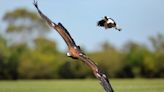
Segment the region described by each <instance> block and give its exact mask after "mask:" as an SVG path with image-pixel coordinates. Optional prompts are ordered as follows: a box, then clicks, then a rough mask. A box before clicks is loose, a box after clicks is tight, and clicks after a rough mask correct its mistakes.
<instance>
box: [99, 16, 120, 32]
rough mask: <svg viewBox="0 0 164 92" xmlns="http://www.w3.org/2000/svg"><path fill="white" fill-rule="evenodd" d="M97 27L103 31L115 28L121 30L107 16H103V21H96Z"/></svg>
mask: <svg viewBox="0 0 164 92" xmlns="http://www.w3.org/2000/svg"><path fill="white" fill-rule="evenodd" d="M97 26H100V27H104V28H105V29H108V28H115V29H116V30H118V31H121V28H118V26H117V24H116V22H115V21H114V20H113V19H112V18H109V17H107V16H104V17H103V19H101V20H100V21H98V22H97Z"/></svg>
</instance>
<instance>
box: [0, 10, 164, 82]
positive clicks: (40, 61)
mask: <svg viewBox="0 0 164 92" xmlns="http://www.w3.org/2000/svg"><path fill="white" fill-rule="evenodd" d="M3 19H4V20H5V21H6V22H7V28H6V30H5V31H6V34H4V35H3V37H2V36H1V35H0V79H52V78H67V79H69V78H92V77H93V74H92V71H91V70H90V69H89V68H88V67H87V66H86V65H85V64H83V63H82V62H81V61H79V60H73V59H71V58H68V57H66V55H65V53H63V52H60V51H58V49H57V44H56V42H55V41H53V40H50V39H48V38H47V35H44V34H48V33H49V31H47V30H49V28H48V27H47V25H46V24H45V23H43V22H41V20H40V18H39V17H38V16H37V15H36V13H35V12H31V11H28V10H26V9H17V10H14V11H12V12H7V13H6V14H5V16H4V18H3ZM36 30H38V31H37V32H36ZM17 37H18V38H19V37H22V38H19V39H18V38H17ZM9 38H12V39H14V40H15V42H14V44H13V43H12V42H11V40H10V39H9ZM17 41H20V42H17ZM150 42H151V43H152V47H153V48H152V49H150V48H148V46H146V45H144V44H141V43H136V42H132V41H129V42H127V43H125V45H124V46H123V48H122V49H121V50H119V49H117V48H115V46H113V45H111V44H110V43H108V42H103V43H102V46H101V50H100V51H95V52H90V53H88V55H89V57H90V58H91V59H93V60H94V61H95V62H96V63H97V64H98V66H99V67H100V69H101V70H103V72H105V73H107V74H108V76H110V77H114V78H127V77H128V78H134V77H144V78H164V73H163V72H164V63H163V62H164V35H163V34H159V35H157V36H155V37H150ZM29 45H30V46H29Z"/></svg>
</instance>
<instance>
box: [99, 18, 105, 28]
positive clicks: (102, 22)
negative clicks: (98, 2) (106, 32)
mask: <svg viewBox="0 0 164 92" xmlns="http://www.w3.org/2000/svg"><path fill="white" fill-rule="evenodd" d="M105 22H106V21H105V20H104V19H102V20H100V21H98V22H97V26H101V27H103V26H104V24H105Z"/></svg>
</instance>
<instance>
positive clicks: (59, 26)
mask: <svg viewBox="0 0 164 92" xmlns="http://www.w3.org/2000/svg"><path fill="white" fill-rule="evenodd" d="M33 4H34V6H35V7H36V9H37V11H38V13H39V14H40V16H41V17H42V18H43V19H44V20H45V21H46V22H47V23H48V25H49V26H51V27H53V28H54V29H56V30H57V32H58V33H59V34H60V35H61V36H62V38H63V39H64V41H65V42H66V44H67V46H68V47H72V46H76V44H75V42H74V40H73V39H72V37H71V36H70V34H69V33H68V31H67V30H66V29H65V28H64V26H63V25H62V24H61V23H58V24H55V23H54V22H52V21H51V20H50V19H49V18H48V17H47V16H46V15H44V14H43V13H42V12H41V10H40V9H39V7H38V4H37V1H35V0H34V3H33ZM63 30H64V31H63Z"/></svg>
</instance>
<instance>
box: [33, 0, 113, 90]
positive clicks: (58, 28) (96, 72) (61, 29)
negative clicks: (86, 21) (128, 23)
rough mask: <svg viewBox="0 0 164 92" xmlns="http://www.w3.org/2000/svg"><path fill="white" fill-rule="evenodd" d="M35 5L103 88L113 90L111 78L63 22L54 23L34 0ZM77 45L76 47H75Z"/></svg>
mask: <svg viewBox="0 0 164 92" xmlns="http://www.w3.org/2000/svg"><path fill="white" fill-rule="evenodd" d="M34 5H35V7H36V8H37V10H38V12H39V14H40V16H41V17H42V18H43V19H44V20H46V21H47V23H48V24H49V25H50V26H51V27H53V28H54V29H55V30H56V31H57V32H58V33H59V34H60V35H61V36H62V38H63V39H64V41H65V42H66V44H67V46H68V48H72V47H73V49H74V50H73V51H72V50H70V51H72V52H75V54H78V55H75V57H76V58H78V59H80V60H81V61H83V62H84V63H85V64H86V65H88V66H89V67H90V68H91V69H92V71H93V73H94V75H95V76H96V77H97V78H98V79H99V80H100V84H101V85H102V86H103V88H104V89H105V90H106V92H113V89H112V87H111V85H110V83H109V80H108V79H107V78H106V76H105V74H103V73H101V72H100V71H99V69H98V67H97V65H96V64H95V63H94V62H93V61H92V60H91V59H90V58H88V57H87V56H86V55H85V54H84V53H83V52H82V50H81V49H80V48H79V46H77V45H76V44H75V42H74V40H73V39H72V37H71V35H70V34H69V32H68V31H67V30H66V28H64V26H63V25H62V24H61V23H58V24H55V23H53V22H52V21H51V20H50V19H49V18H48V17H47V16H45V15H44V14H43V13H42V12H41V11H40V10H39V8H38V5H37V2H36V1H34ZM103 22H104V21H101V23H98V25H102V23H103ZM74 47H75V48H74Z"/></svg>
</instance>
